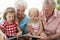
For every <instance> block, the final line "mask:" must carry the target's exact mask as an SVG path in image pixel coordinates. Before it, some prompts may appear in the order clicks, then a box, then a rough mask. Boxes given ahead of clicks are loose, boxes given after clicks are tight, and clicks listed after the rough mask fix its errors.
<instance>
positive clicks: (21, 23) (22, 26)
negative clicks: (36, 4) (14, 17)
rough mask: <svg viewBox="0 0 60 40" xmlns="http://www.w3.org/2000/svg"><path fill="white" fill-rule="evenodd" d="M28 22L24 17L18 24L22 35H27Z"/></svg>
mask: <svg viewBox="0 0 60 40" xmlns="http://www.w3.org/2000/svg"><path fill="white" fill-rule="evenodd" d="M28 21H29V18H28V17H25V18H24V19H23V20H22V21H21V22H20V23H19V25H20V28H21V29H22V31H23V34H26V33H27V30H26V28H27V24H28Z"/></svg>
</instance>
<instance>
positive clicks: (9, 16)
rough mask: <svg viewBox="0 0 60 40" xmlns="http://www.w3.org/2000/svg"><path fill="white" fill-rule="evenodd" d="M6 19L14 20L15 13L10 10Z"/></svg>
mask: <svg viewBox="0 0 60 40" xmlns="http://www.w3.org/2000/svg"><path fill="white" fill-rule="evenodd" d="M6 19H7V21H9V22H12V21H13V20H14V13H9V12H8V13H7V15H6Z"/></svg>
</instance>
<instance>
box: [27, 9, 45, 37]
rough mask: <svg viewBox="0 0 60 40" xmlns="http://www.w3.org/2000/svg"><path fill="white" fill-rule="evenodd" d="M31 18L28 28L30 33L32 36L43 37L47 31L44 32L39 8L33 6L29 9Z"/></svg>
mask: <svg viewBox="0 0 60 40" xmlns="http://www.w3.org/2000/svg"><path fill="white" fill-rule="evenodd" d="M29 18H30V20H29V22H28V28H27V31H28V33H29V34H30V35H32V36H41V37H43V35H45V33H44V32H43V26H42V22H41V19H39V18H40V17H39V10H38V9H37V8H31V9H30V10H29ZM45 36H46V35H45ZM45 36H44V37H45Z"/></svg>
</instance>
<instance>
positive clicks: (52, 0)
mask: <svg viewBox="0 0 60 40" xmlns="http://www.w3.org/2000/svg"><path fill="white" fill-rule="evenodd" d="M45 4H50V5H52V6H53V8H55V6H56V3H55V1H54V0H44V2H43V5H45Z"/></svg>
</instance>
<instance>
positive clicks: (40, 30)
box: [37, 21, 43, 35]
mask: <svg viewBox="0 0 60 40" xmlns="http://www.w3.org/2000/svg"><path fill="white" fill-rule="evenodd" d="M42 32H43V26H42V22H41V21H40V26H39V32H38V33H37V35H39V34H41V33H42Z"/></svg>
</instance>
